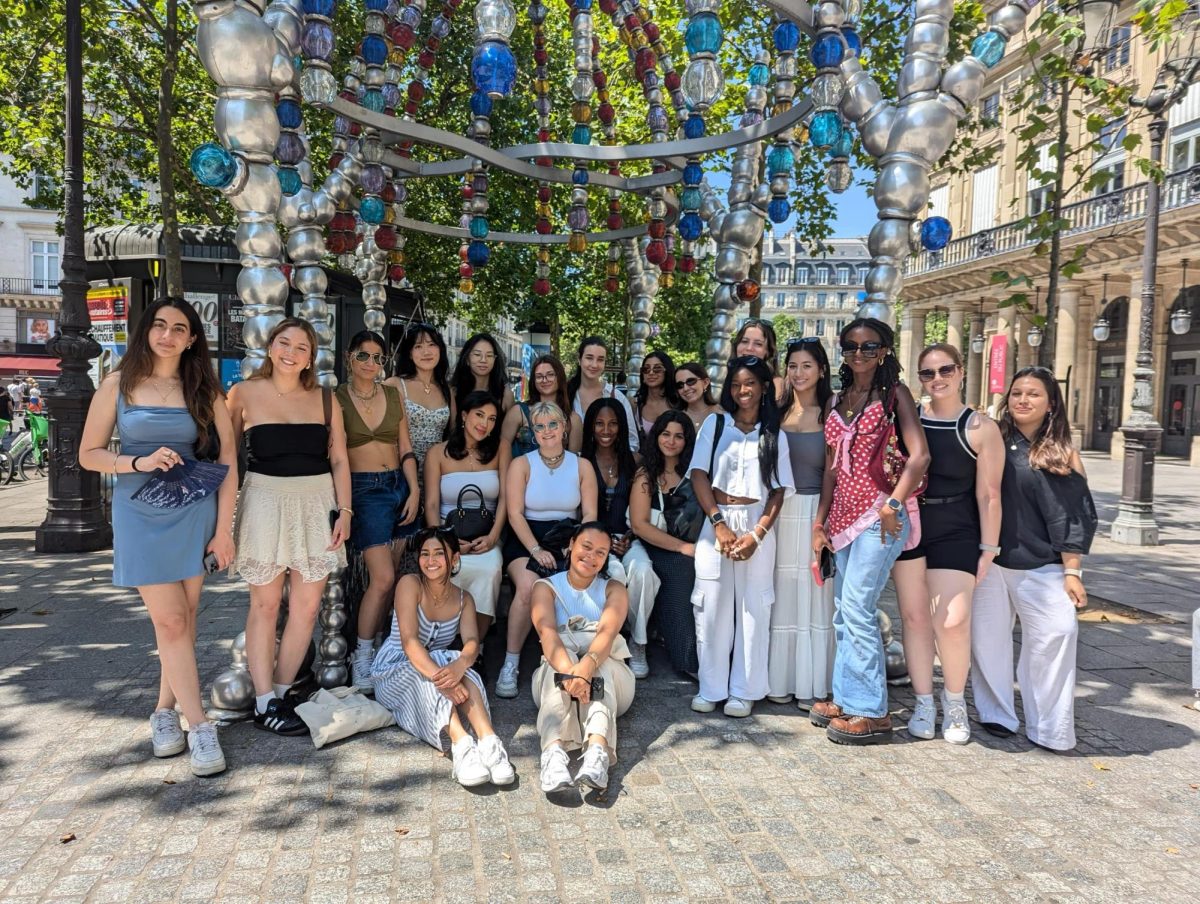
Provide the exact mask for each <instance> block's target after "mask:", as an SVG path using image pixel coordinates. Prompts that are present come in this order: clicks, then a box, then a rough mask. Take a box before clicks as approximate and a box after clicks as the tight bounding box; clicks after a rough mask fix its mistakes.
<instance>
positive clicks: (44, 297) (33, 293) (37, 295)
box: [0, 276, 62, 311]
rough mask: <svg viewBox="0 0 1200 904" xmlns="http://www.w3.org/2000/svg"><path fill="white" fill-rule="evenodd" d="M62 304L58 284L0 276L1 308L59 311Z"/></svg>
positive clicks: (41, 280)
mask: <svg viewBox="0 0 1200 904" xmlns="http://www.w3.org/2000/svg"><path fill="white" fill-rule="evenodd" d="M61 302H62V292H61V291H60V290H59V288H58V283H47V282H46V281H45V280H43V279H24V278H20V277H15V276H0V308H25V309H29V310H36V311H57V310H58V309H59V306H60V304H61Z"/></svg>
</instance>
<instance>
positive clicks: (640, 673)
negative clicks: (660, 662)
mask: <svg viewBox="0 0 1200 904" xmlns="http://www.w3.org/2000/svg"><path fill="white" fill-rule="evenodd" d="M629 671H631V672H633V677H634V678H646V677H649V675H650V664H649V663H648V662H646V645H645V644H644V643H633V642H632V641H630V643H629Z"/></svg>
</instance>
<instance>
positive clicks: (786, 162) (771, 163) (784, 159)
mask: <svg viewBox="0 0 1200 904" xmlns="http://www.w3.org/2000/svg"><path fill="white" fill-rule="evenodd" d="M795 164H796V156H795V155H794V154H793V153H792V149H791V148H790V147H788V146H787V145H785V144H777V145H774V146H772V148H771V150H770V151H769V152H768V153H767V172H769V173H770V174H771V175H772V176H774V175H778V174H779V173H791V171H792V168H793V167H794V166H795Z"/></svg>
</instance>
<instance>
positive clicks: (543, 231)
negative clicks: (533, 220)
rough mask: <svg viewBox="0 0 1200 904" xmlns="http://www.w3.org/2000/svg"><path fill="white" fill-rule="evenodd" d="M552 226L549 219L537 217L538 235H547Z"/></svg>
mask: <svg viewBox="0 0 1200 904" xmlns="http://www.w3.org/2000/svg"><path fill="white" fill-rule="evenodd" d="M552 228H553V227H552V226H551V225H550V221H549V220H547V219H542V218H539V219H538V221H537V233H538V235H549V234H550V230H551V229H552Z"/></svg>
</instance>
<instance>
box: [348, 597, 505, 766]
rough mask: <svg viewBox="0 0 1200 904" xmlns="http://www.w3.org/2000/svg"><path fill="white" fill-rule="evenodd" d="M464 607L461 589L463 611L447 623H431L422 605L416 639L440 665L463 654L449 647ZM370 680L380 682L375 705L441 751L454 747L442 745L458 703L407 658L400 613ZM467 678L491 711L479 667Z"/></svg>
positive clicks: (459, 600)
mask: <svg viewBox="0 0 1200 904" xmlns="http://www.w3.org/2000/svg"><path fill="white" fill-rule="evenodd" d="M462 607H463V593H462V590H459V591H458V612H457V613H456V614H455V615H454V617H453V618H448V619H446V620H445V621H432V620H431V619H430V618H429V617H428V616H427V615H426V614H425V610H424V609H422V608H421V605H420V603H418V604H417V628H418V633H417V637H418V638H419V639H420V641H421V645H422V646H424V647H425V649H426V650H428V651H429V658H430V659H432V660H433V661H434V662H436V663H437V664H438V666H439V667H440V666H446V665H449V664H450V663H452V662H453V661H454V660H456V659H457V658H458V656H459V651H458V650H450V649H447V647H449V646H450V644H451V643H453V642H454V638H455V637H456V636H457V635H458V623H459V621H460V620H461V619H462ZM371 677H372V678H373V679H374V681H375V699H376V701H378V702H379V703H381V704H383V705H384V706H386V707H387V708H388V709H389V710H390V711H391V713H392V715H393V716H395V718H396V724H397V725H399V726H400V727H401V728H403V729H404V730H405V731H407V732H408V733H409V734H410V735H412V736H413V737H415V738H420V739H421V740H422V741H425V742H426V743H427V744H430V745H431V746H433V747H436V748H437V749H438V750H446V749H448V748H449V745H448V744H444V743H443V741H442V733H443V731H444V729H445V728H446V726H447V725H449V724H450V711H451V708H452V706H453V704H451V702H450V701H449V700H447V699H446V698H445V697H444V696H442V692H441V691H439V690H438V689H437V688H436V687H434V684H433V682H432V681H430V680H429V679H428V678H426V677H425V676H424V675H422V674H421V673H420V672H418V671H417V668H416V666H414V665H413V664H412V660H410V659H409V658H408V656H407V655H406V654H405V652H404V644H403V643H402V642H401V640H400V625H399V622H398V621H397V619H396V613H395V612H393V613H392V630H391V633H390V634H388V638H387V640H385V641H384V642H383V646H381V647H380V648H379V652H378V653H376V654H375V660H374V662H373V663H372V664H371ZM466 677H467V679H468V680H470V681H473V682H474V683H475V686H476V687H478V688H479V693H480V695H481V696H482V697H483V705H484V707H485V708H486V707H487V705H488V704H487V692H486V691H485V690H484V687H483V681H482V679H480V677H479V674H478V673H477V672H476V671H475V670H474V669H468V670H467V673H466Z"/></svg>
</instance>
